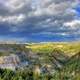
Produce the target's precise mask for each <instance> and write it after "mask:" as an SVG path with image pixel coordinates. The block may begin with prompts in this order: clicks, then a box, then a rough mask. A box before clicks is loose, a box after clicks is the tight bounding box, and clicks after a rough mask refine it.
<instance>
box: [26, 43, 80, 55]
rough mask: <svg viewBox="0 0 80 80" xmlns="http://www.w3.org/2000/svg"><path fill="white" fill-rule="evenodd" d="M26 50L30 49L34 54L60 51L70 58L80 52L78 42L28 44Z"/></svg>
mask: <svg viewBox="0 0 80 80" xmlns="http://www.w3.org/2000/svg"><path fill="white" fill-rule="evenodd" d="M26 48H30V49H31V50H32V51H33V52H34V53H51V52H52V51H53V50H54V49H60V50H62V51H63V52H64V53H65V54H67V55H68V56H72V55H74V54H76V53H77V52H79V51H80V42H69V43H68V42H61V43H59V42H57V43H51V42H49V43H41V44H37V43H36V44H29V45H28V46H26Z"/></svg>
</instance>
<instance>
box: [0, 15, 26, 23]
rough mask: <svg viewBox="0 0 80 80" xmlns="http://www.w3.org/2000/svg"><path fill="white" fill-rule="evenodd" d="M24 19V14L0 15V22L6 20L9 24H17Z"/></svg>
mask: <svg viewBox="0 0 80 80" xmlns="http://www.w3.org/2000/svg"><path fill="white" fill-rule="evenodd" d="M24 19H25V15H23V14H19V15H13V16H0V22H8V23H10V24H12V23H13V24H18V23H20V22H22V21H23V20H24Z"/></svg>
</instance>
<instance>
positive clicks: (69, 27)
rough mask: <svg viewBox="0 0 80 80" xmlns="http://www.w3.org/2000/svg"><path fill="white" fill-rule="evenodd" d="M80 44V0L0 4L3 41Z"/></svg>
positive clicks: (15, 0) (11, 0)
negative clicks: (72, 42) (75, 42)
mask: <svg viewBox="0 0 80 80" xmlns="http://www.w3.org/2000/svg"><path fill="white" fill-rule="evenodd" d="M9 40H10V41H21V42H48V41H49V42H50V41H51V42H52V41H79V40H80V0H0V41H9Z"/></svg>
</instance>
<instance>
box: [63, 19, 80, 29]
mask: <svg viewBox="0 0 80 80" xmlns="http://www.w3.org/2000/svg"><path fill="white" fill-rule="evenodd" d="M64 26H68V27H70V28H72V29H77V28H80V20H72V21H71V22H65V23H64Z"/></svg>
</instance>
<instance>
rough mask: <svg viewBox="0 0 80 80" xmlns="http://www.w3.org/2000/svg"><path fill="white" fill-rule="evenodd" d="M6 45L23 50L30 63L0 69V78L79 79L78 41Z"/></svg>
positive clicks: (2, 79) (32, 79) (36, 79)
mask: <svg viewBox="0 0 80 80" xmlns="http://www.w3.org/2000/svg"><path fill="white" fill-rule="evenodd" d="M7 46H8V47H14V51H16V50H20V51H25V52H26V54H27V58H28V61H29V62H30V63H29V65H28V66H26V67H25V68H23V69H16V70H15V71H11V70H7V69H5V70H3V69H0V80H80V43H74V45H73V43H44V44H29V45H27V46H26V47H25V45H24V46H19V45H11V46H9V45H7ZM29 50H30V51H32V52H29ZM13 53H15V52H13ZM1 55H3V54H1ZM4 55H5V54H4ZM28 55H29V56H28Z"/></svg>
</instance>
